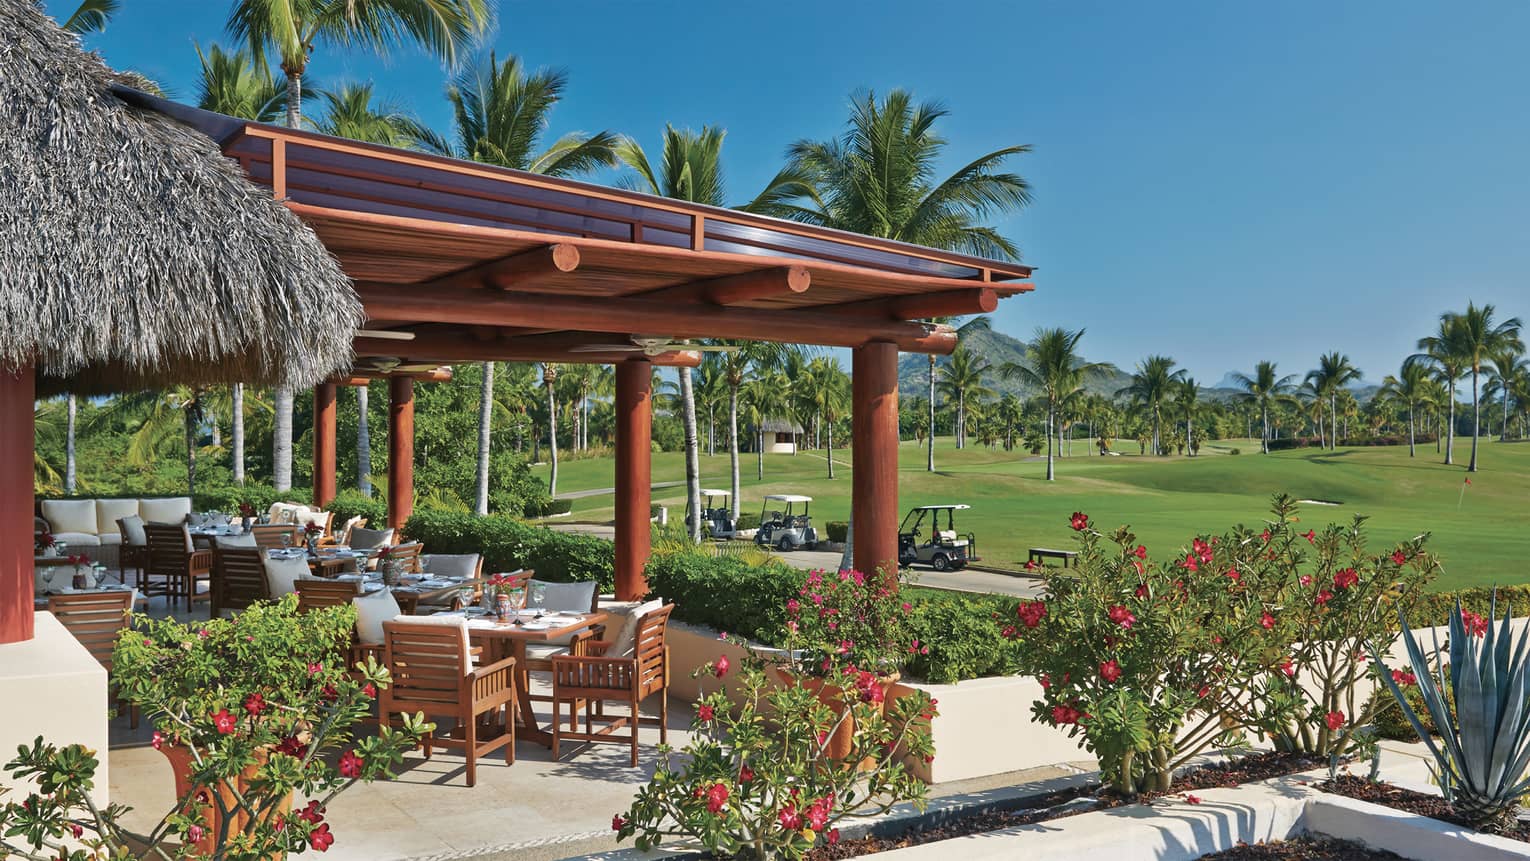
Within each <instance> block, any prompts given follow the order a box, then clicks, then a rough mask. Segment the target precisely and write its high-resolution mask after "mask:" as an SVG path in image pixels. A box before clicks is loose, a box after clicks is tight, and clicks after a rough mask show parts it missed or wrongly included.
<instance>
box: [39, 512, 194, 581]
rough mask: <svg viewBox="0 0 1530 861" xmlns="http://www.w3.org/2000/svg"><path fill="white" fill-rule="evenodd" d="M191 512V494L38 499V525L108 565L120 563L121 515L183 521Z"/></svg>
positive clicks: (151, 520) (72, 550)
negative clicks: (149, 497) (119, 526)
mask: <svg viewBox="0 0 1530 861" xmlns="http://www.w3.org/2000/svg"><path fill="white" fill-rule="evenodd" d="M190 513H191V497H189V496H171V497H159V498H151V499H44V500H41V501H40V502H39V503H38V506H37V517H38V523H37V528H38V529H46V530H47V531H48V532H50V533H52V534H53V538H54V540H55V541H61V542H63V543H64V544H65V545H67V548H66V550H67V552H69V553H78V552H83V553H84V554H85V555H86V556H89V557H90V558H92V559H94V560H95V561H97V562H100V563H102V564H104V565H107V566H109V567H113V568H115V567H118V562H119V555H118V549H117V548H118V545H120V544H121V543H122V532H121V530H119V529H118V528H117V520H118V518H122V517H128V516H131V515H137V516H138V517H141V518H143V521H144V522H145V523H183V522H185V520H186V516H187V515H188V514H190Z"/></svg>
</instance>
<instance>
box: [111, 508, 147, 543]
mask: <svg viewBox="0 0 1530 861" xmlns="http://www.w3.org/2000/svg"><path fill="white" fill-rule="evenodd" d="M117 532H118V534H119V535H121V536H122V543H123V544H131V545H133V546H134V547H145V546H147V545H148V543H149V537H148V536H147V535H145V534H144V531H143V518H142V517H139V516H138V515H136V514H129V515H128V516H127V517H124V518H122V519H121V520H119V521H118V522H117Z"/></svg>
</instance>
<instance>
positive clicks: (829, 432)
mask: <svg viewBox="0 0 1530 861" xmlns="http://www.w3.org/2000/svg"><path fill="white" fill-rule="evenodd" d="M824 424H825V427H824V434H825V437H826V438H827V440H828V444H829V450H828V451H827V452H826V455H827V456H826V457H825V458H824V460H827V461H828V462H829V477H830V478H833V477H834V423H833V422H832V421H831V422H825V423H824Z"/></svg>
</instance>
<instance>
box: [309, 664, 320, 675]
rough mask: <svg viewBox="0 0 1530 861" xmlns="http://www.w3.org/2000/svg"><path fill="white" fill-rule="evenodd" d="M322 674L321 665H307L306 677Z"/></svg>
mask: <svg viewBox="0 0 1530 861" xmlns="http://www.w3.org/2000/svg"><path fill="white" fill-rule="evenodd" d="M322 672H324V665H323V664H309V665H308V675H310V676H316V675H318V674H319V673H322Z"/></svg>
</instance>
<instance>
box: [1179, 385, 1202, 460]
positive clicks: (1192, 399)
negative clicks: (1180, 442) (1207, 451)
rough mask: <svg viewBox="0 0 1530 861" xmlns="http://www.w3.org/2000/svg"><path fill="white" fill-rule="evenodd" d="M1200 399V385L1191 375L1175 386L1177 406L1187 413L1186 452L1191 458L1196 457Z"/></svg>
mask: <svg viewBox="0 0 1530 861" xmlns="http://www.w3.org/2000/svg"><path fill="white" fill-rule="evenodd" d="M1200 399H1201V386H1200V383H1197V382H1196V381H1195V378H1194V377H1192V376H1190V375H1189V374H1186V375H1185V376H1183V377H1181V378H1180V379H1179V381H1178V382H1176V383H1175V384H1174V402H1175V405H1176V406H1178V407H1179V408H1180V409H1182V410H1184V411H1185V452H1186V453H1187V454H1189V455H1190V456H1191V457H1195V407H1196V405H1197V404H1198V403H1199V402H1200Z"/></svg>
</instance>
